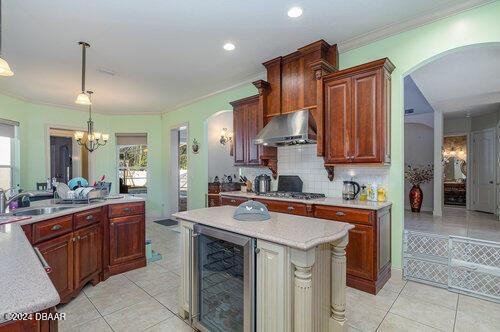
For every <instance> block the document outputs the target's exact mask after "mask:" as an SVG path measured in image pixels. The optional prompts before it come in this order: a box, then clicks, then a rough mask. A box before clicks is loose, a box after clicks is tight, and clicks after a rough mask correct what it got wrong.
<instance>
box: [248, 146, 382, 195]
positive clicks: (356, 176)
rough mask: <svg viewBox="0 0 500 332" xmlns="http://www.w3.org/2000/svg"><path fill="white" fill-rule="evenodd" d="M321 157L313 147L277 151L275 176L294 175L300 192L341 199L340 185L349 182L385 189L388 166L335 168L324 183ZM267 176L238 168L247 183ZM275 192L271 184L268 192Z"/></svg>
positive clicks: (258, 170)
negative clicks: (260, 175)
mask: <svg viewBox="0 0 500 332" xmlns="http://www.w3.org/2000/svg"><path fill="white" fill-rule="evenodd" d="M323 165H324V160H323V157H318V156H317V155H316V144H307V145H292V146H285V147H279V148H278V174H279V175H298V176H300V178H301V179H302V181H303V182H304V187H303V191H304V192H312V193H323V194H325V195H326V196H329V197H341V196H342V185H343V181H345V180H350V179H351V178H353V180H354V181H356V182H358V183H359V184H360V185H363V184H366V185H369V184H371V183H374V182H375V183H376V184H377V185H381V186H382V187H384V189H386V190H387V189H388V188H389V166H359V165H354V166H347V165H346V166H335V178H334V179H333V181H330V180H328V175H327V172H326V170H325V167H324V166H323ZM262 173H265V174H268V175H271V171H269V170H268V169H267V168H262V167H258V168H251V167H245V168H240V174H242V175H245V176H247V177H248V178H249V179H250V180H251V181H253V179H254V178H255V177H256V176H257V175H259V174H262ZM276 189H277V181H275V180H273V183H272V190H276Z"/></svg>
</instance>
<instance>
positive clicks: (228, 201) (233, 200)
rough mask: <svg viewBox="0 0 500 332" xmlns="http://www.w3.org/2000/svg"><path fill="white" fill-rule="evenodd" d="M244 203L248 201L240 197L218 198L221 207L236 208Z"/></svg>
mask: <svg viewBox="0 0 500 332" xmlns="http://www.w3.org/2000/svg"><path fill="white" fill-rule="evenodd" d="M246 201H248V199H246V198H241V197H230V196H221V198H220V203H221V205H232V206H238V205H240V204H241V203H245V202H246Z"/></svg>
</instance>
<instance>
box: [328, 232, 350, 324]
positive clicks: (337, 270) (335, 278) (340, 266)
mask: <svg viewBox="0 0 500 332" xmlns="http://www.w3.org/2000/svg"><path fill="white" fill-rule="evenodd" d="M348 242H349V238H348V235H346V236H344V237H343V238H341V239H339V240H337V241H336V242H334V243H332V297H331V317H330V331H331V332H332V331H333V332H337V331H347V319H346V316H345V307H346V299H345V290H346V256H345V248H346V246H347V243H348Z"/></svg>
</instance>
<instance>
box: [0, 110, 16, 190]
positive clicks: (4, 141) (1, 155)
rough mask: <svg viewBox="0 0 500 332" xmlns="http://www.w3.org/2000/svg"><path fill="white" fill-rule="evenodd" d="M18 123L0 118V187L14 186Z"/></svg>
mask: <svg viewBox="0 0 500 332" xmlns="http://www.w3.org/2000/svg"><path fill="white" fill-rule="evenodd" d="M18 126H19V123H17V122H13V121H9V120H3V119H0V188H2V189H9V188H12V187H14V183H15V182H16V181H15V178H16V173H17V168H16V165H17V163H16V159H17V158H16V150H17V140H16V136H17V128H18Z"/></svg>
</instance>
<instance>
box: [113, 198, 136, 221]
mask: <svg viewBox="0 0 500 332" xmlns="http://www.w3.org/2000/svg"><path fill="white" fill-rule="evenodd" d="M143 213H144V202H140V203H126V204H114V205H110V206H109V217H110V218H116V217H125V216H131V215H135V214H143Z"/></svg>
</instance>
